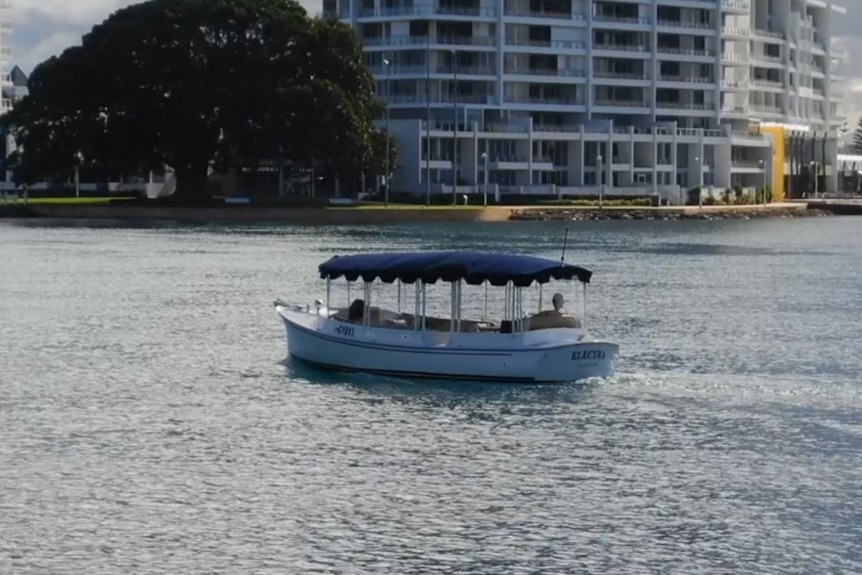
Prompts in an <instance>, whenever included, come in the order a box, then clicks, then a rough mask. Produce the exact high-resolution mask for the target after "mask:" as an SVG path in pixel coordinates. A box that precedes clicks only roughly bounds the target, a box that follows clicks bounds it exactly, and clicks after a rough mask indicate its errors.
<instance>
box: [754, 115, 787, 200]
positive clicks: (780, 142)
mask: <svg viewBox="0 0 862 575" xmlns="http://www.w3.org/2000/svg"><path fill="white" fill-rule="evenodd" d="M760 131H761V132H762V133H764V134H770V135H771V136H772V177H771V178H770V183H769V187H770V189H771V190H772V201H773V202H783V201H784V159H785V158H784V154H785V151H784V128H782V127H781V126H761V127H760Z"/></svg>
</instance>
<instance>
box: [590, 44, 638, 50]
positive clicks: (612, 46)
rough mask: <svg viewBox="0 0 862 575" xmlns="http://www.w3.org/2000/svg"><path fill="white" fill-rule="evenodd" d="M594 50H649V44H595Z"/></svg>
mask: <svg viewBox="0 0 862 575" xmlns="http://www.w3.org/2000/svg"><path fill="white" fill-rule="evenodd" d="M593 50H604V51H606V52H649V48H648V47H647V46H638V45H634V44H594V45H593Z"/></svg>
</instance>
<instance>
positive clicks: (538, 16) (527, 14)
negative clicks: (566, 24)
mask: <svg viewBox="0 0 862 575" xmlns="http://www.w3.org/2000/svg"><path fill="white" fill-rule="evenodd" d="M503 15H504V16H506V17H511V18H532V19H534V20H571V21H574V22H583V23H586V19H585V18H584V16H583V14H571V13H568V12H543V11H533V10H519V9H517V8H506V9H505V10H504V11H503Z"/></svg>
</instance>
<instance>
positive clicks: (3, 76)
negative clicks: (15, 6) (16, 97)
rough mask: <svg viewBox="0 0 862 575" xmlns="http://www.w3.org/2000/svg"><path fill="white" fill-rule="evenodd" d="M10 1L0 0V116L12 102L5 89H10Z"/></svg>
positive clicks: (9, 107)
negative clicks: (0, 93) (0, 92)
mask: <svg viewBox="0 0 862 575" xmlns="http://www.w3.org/2000/svg"><path fill="white" fill-rule="evenodd" d="M11 8H12V0H0V88H2V90H0V91H2V92H3V94H2V96H0V114H2V113H4V112H5V111H6V110H9V109H11V108H12V100H11V99H10V98H8V97H7V94H6V93H5V92H6V88H11V87H12V76H11V64H10V58H11V56H12V48H11V46H12V42H11V35H12V20H11V17H10V14H9V12H11Z"/></svg>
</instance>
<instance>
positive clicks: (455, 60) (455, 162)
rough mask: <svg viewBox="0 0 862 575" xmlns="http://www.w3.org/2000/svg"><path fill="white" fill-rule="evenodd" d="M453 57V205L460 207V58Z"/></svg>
mask: <svg viewBox="0 0 862 575" xmlns="http://www.w3.org/2000/svg"><path fill="white" fill-rule="evenodd" d="M449 53H450V54H451V55H452V71H453V82H452V205H453V206H456V205H458V58H457V53H456V52H455V50H454V49H453V50H450V51H449Z"/></svg>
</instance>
